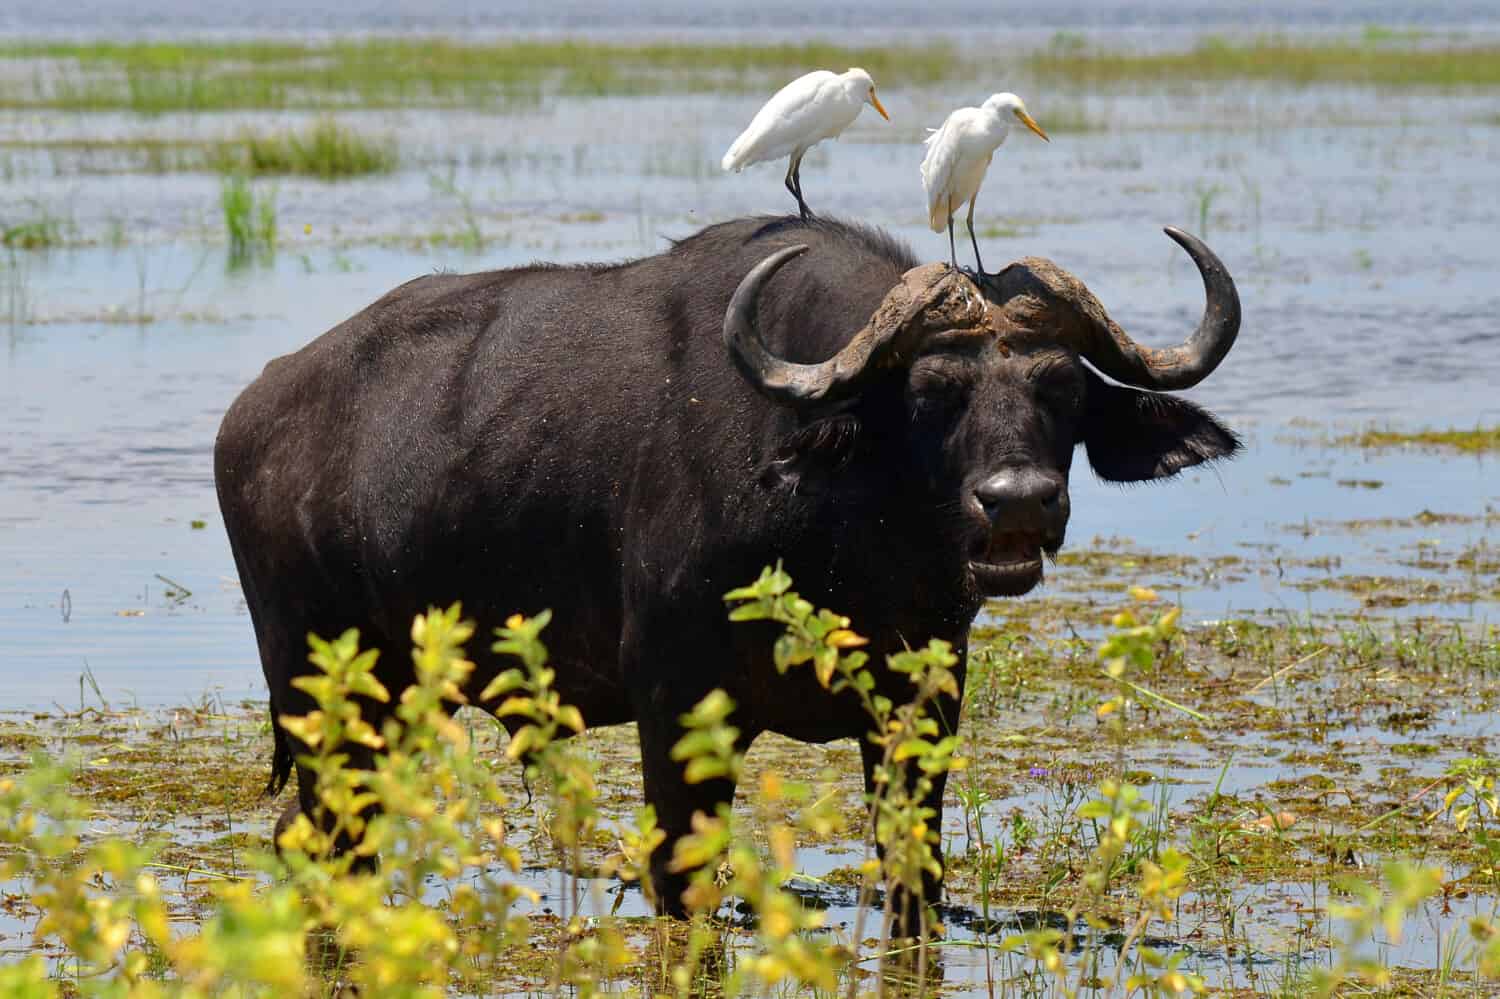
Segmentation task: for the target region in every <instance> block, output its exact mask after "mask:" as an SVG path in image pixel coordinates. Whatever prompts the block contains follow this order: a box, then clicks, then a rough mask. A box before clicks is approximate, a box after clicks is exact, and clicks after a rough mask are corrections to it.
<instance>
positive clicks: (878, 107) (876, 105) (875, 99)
mask: <svg viewBox="0 0 1500 999" xmlns="http://www.w3.org/2000/svg"><path fill="white" fill-rule="evenodd" d="M870 106H871V107H873V108H874V109H875V110H876V111H879V112H880V117H882V118H884V119H885V120H886V121H890V120H891V116H890V115H888V114H886V113H885V108H883V107H881V105H880V98H879V97H876V96H875V91H873V90H872V91H870Z"/></svg>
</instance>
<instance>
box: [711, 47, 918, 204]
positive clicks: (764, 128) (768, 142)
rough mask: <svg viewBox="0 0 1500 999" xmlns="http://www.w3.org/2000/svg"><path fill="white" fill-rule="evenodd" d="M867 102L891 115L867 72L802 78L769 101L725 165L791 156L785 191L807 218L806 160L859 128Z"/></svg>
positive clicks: (826, 73) (726, 157) (824, 73)
mask: <svg viewBox="0 0 1500 999" xmlns="http://www.w3.org/2000/svg"><path fill="white" fill-rule="evenodd" d="M866 104H868V105H870V106H871V107H873V108H874V109H875V110H876V111H878V112H880V116H881V117H882V118H884V119H885V120H886V121H890V120H891V116H890V115H888V114H886V113H885V108H883V107H881V106H880V98H878V97H876V96H875V81H874V80H872V79H870V74H869V73H866V72H865V71H864V70H862V69H857V68H855V69H850V70H848V71H847V72H844V73H831V72H829V71H828V70H826V69H820V70H817V71H815V72H812V73H808V74H807V75H806V76H799V77H798V78H797V79H795V80H793V81H792V82H791V83H788V84H787V85H786V86H784V87H782V88H781V89H780V90H778V91H777V92H776V96H775V97H772V98H771V99H770V100H769V101H766V104H765V106H764V107H762V108H761V109H760V111H758V112H757V113H756V115H755V117H754V118H753V119H752V120H751V122H750V127H749V128H747V129H745V130H744V131H743V132H741V133H740V137H739V138H738V139H735V140H734V143H733V144H732V145H731V146H730V147H729V151H728V152H727V153H725V154H724V160H723V163H722V165H723V167H724V169H725V170H733V171H735V172H736V173H738V172H739V171H740V170H743V169H744V168H745V167H747V166H749V165H750V164H752V163H763V162H765V161H766V160H777V159H780V158H781V157H783V156H786V157H788V161H787V167H786V181H785V183H786V189H787V190H788V191H790V192H791V194H792V197H794V198H796V199H797V210H798V211H800V212H801V213H802V218H803V219H806V218H807V217H808V216H809V215H811V214H812V211H811V209H809V208H808V207H807V201H806V200H804V199H803V197H802V157H803V156H804V155H806V153H807V151H808V150H809V149H811V148H812V147H813V146H815V145H817V144H818V143H820V142H822V141H823V140H824V139H832V138H836V137H837V136H838V135H839V133H841V132H843V130H844V129H846V128H848V127H849V126H850V125H852V124H854V119H856V118H858V117H859V113H860V111H862V110H863V109H864V106H865V105H866Z"/></svg>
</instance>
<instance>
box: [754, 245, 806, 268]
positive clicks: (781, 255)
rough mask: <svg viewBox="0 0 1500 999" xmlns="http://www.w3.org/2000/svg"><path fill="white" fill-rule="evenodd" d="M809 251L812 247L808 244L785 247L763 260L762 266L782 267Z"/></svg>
mask: <svg viewBox="0 0 1500 999" xmlns="http://www.w3.org/2000/svg"><path fill="white" fill-rule="evenodd" d="M808 249H810V247H809V246H808V245H807V244H806V243H794V244H792V245H791V246H787V247H783V248H782V249H780V250H777V251H776V252H775V253H773V254H771V255H770V256H769V257H767V258H766V259H764V260H762V261H761V266H765V265H766V264H771V265H773V266H776V267H780V266H781V265H782V264H784V263H786V262H787V261H788V260H791V259H792V258H793V257H800V256H801V255H802V254H804V253H806V252H807V251H808Z"/></svg>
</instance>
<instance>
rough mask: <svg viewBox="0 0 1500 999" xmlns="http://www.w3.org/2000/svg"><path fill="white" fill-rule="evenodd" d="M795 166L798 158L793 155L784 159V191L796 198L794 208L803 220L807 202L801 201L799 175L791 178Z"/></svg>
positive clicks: (805, 216)
mask: <svg viewBox="0 0 1500 999" xmlns="http://www.w3.org/2000/svg"><path fill="white" fill-rule="evenodd" d="M796 166H798V159H796V157H795V156H793V157H790V159H789V160H786V192H787V193H789V195H792V196H793V198H796V210H798V211H801V213H802V220H804V222H805V220H807V202H805V201H802V181H801V178H799V177H798V178H796V180H793V175H795V171H796Z"/></svg>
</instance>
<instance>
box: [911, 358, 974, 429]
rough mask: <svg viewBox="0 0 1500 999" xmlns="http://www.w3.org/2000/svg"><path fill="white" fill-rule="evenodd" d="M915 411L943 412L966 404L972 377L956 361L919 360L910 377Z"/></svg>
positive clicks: (916, 413)
mask: <svg viewBox="0 0 1500 999" xmlns="http://www.w3.org/2000/svg"><path fill="white" fill-rule="evenodd" d="M907 390H908V394H909V396H910V398H911V404H912V411H913V414H914V415H916V416H918V417H923V416H941V415H943V414H945V413H948V412H951V411H952V410H955V409H957V408H958V407H960V406H962V405H963V403H964V401H965V400H966V399H967V398H968V394H969V379H968V378H965V377H964V376H963V374H962V373H961V372H960V371H959V370H957V366H955V365H952V364H941V363H932V362H925V361H924V362H918V363H917V364H916V365H914V366H913V367H912V369H911V375H910V377H909V379H908V380H907Z"/></svg>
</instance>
